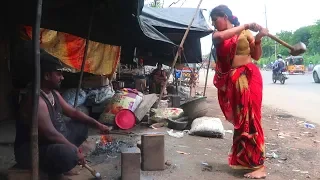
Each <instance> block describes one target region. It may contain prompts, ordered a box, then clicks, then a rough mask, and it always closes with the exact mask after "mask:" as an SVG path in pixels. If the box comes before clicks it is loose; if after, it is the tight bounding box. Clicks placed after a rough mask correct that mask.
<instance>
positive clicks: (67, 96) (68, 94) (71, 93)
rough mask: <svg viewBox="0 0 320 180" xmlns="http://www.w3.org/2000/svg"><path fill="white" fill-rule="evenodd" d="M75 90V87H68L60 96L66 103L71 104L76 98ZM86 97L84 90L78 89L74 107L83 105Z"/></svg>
mask: <svg viewBox="0 0 320 180" xmlns="http://www.w3.org/2000/svg"><path fill="white" fill-rule="evenodd" d="M76 92H77V89H75V88H72V89H68V90H66V91H65V92H64V93H63V94H62V97H63V99H64V100H66V102H67V103H68V104H70V105H71V106H73V105H74V100H75V98H76ZM86 99H87V93H86V92H85V91H84V90H82V89H80V90H79V96H78V102H77V105H76V107H78V106H81V105H83V104H84V103H85V101H86Z"/></svg>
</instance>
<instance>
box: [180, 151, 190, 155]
mask: <svg viewBox="0 0 320 180" xmlns="http://www.w3.org/2000/svg"><path fill="white" fill-rule="evenodd" d="M177 153H179V154H184V155H190V153H186V152H183V151H177Z"/></svg>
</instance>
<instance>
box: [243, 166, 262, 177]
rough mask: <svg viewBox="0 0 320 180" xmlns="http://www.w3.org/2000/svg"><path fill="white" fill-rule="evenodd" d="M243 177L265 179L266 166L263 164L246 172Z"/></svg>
mask: <svg viewBox="0 0 320 180" xmlns="http://www.w3.org/2000/svg"><path fill="white" fill-rule="evenodd" d="M244 177H245V178H248V179H265V178H266V177H267V173H266V167H265V166H263V167H261V168H259V169H257V170H255V171H253V172H251V173H247V174H245V175H244Z"/></svg>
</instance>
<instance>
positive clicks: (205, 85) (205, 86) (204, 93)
mask: <svg viewBox="0 0 320 180" xmlns="http://www.w3.org/2000/svg"><path fill="white" fill-rule="evenodd" d="M210 57H211V55H210ZM210 62H211V61H210V59H209V62H208V67H207V74H206V80H205V83H204V90H203V96H206V91H207V84H208V76H209V69H210V64H211V63H210Z"/></svg>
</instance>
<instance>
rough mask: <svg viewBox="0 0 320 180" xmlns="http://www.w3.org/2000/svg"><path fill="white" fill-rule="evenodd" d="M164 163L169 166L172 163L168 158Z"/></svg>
mask: <svg viewBox="0 0 320 180" xmlns="http://www.w3.org/2000/svg"><path fill="white" fill-rule="evenodd" d="M164 164H165V165H166V166H171V165H172V163H171V161H170V160H167V161H166V162H165V163H164Z"/></svg>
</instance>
